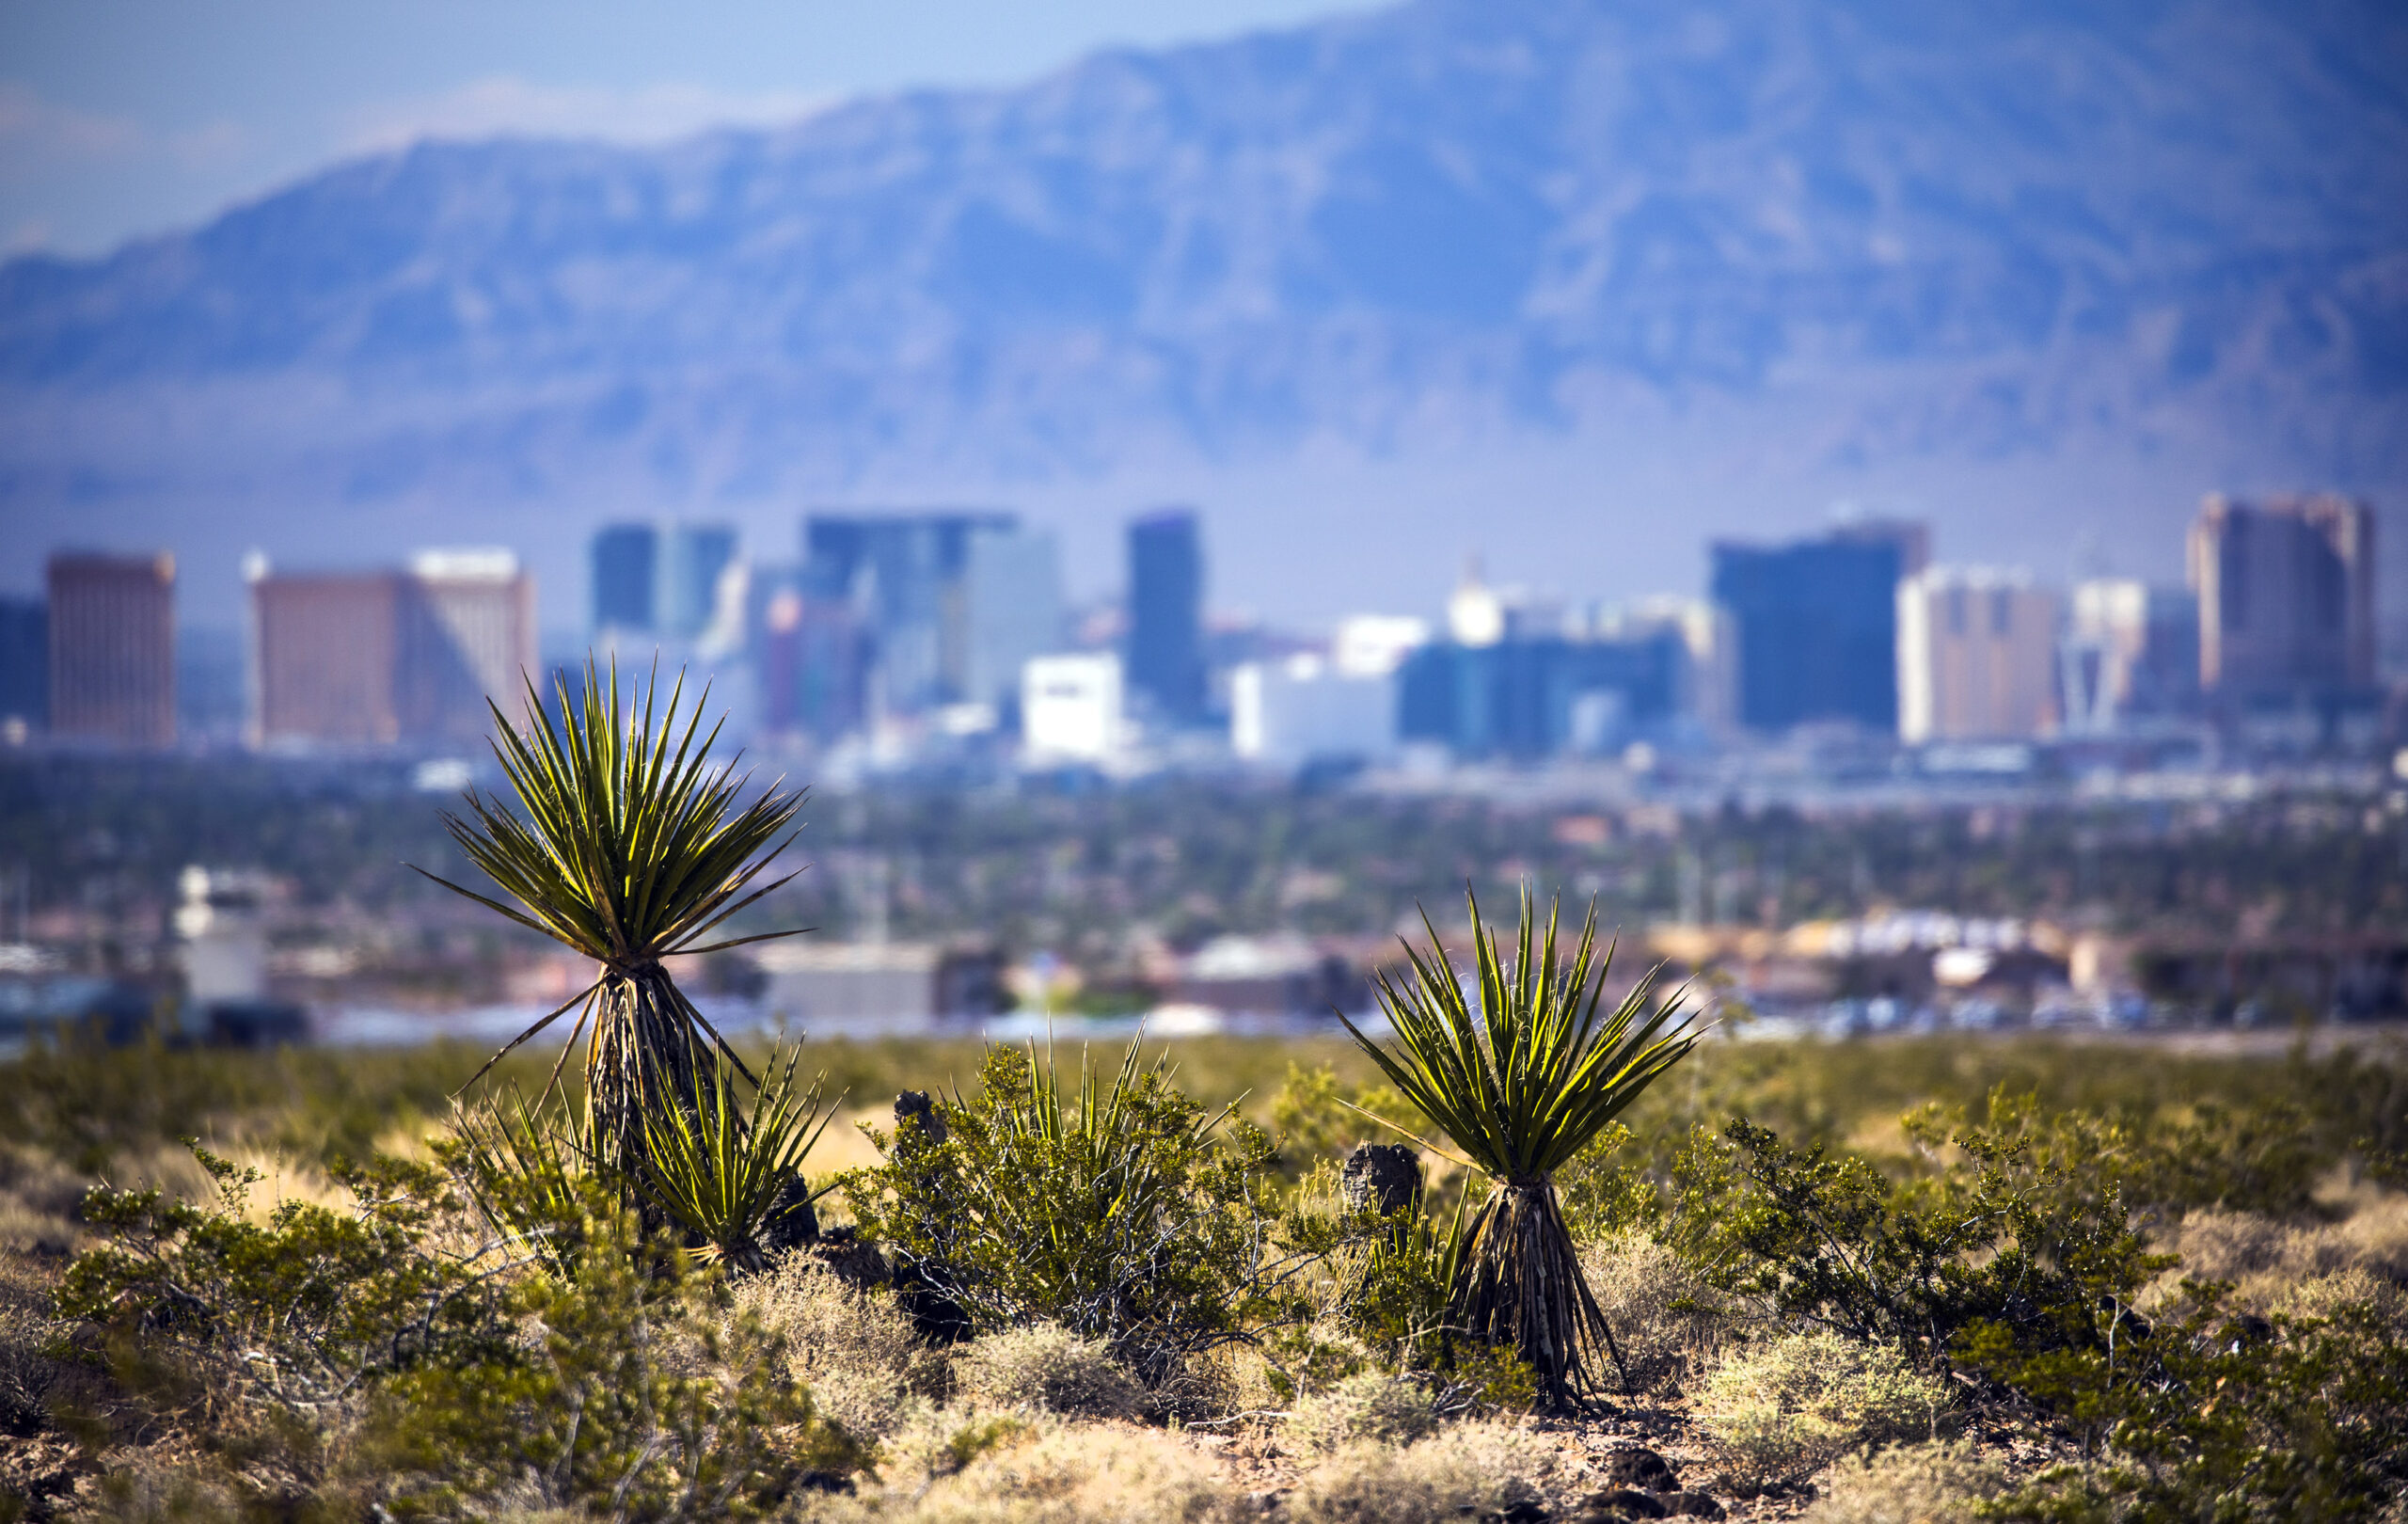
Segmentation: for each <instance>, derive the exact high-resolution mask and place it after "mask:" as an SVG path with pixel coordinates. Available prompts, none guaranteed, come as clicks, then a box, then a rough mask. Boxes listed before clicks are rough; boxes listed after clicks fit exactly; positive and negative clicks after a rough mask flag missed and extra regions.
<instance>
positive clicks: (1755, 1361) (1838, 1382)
mask: <svg viewBox="0 0 2408 1524" xmlns="http://www.w3.org/2000/svg"><path fill="white" fill-rule="evenodd" d="M1948 1401H1949V1394H1948V1389H1947V1388H1946V1386H1945V1385H1944V1384H1942V1383H1941V1381H1940V1380H1939V1379H1938V1378H1937V1377H1933V1376H1928V1375H1925V1374H1923V1373H1919V1372H1917V1371H1915V1370H1914V1369H1913V1368H1912V1367H1910V1366H1909V1365H1908V1364H1907V1361H1906V1357H1904V1356H1902V1355H1900V1354H1898V1353H1897V1352H1896V1351H1895V1350H1892V1349H1889V1348H1887V1347H1885V1346H1882V1345H1878V1344H1864V1343H1858V1342H1854V1341H1849V1340H1846V1339H1842V1338H1840V1337H1839V1336H1838V1335H1836V1334H1832V1333H1811V1334H1784V1335H1781V1336H1778V1337H1775V1338H1772V1339H1767V1340H1764V1341H1759V1342H1755V1343H1750V1344H1742V1345H1739V1346H1737V1347H1735V1348H1734V1349H1732V1350H1730V1351H1729V1352H1728V1353H1726V1354H1725V1355H1724V1356H1723V1357H1721V1358H1720V1359H1719V1361H1717V1362H1716V1364H1715V1365H1714V1367H1713V1368H1712V1369H1711V1370H1710V1371H1708V1372H1707V1373H1706V1375H1705V1378H1704V1380H1703V1382H1702V1383H1701V1384H1700V1386H1699V1390H1698V1392H1697V1406H1696V1412H1695V1417H1696V1419H1697V1421H1698V1423H1699V1424H1700V1426H1701V1427H1703V1429H1704V1431H1705V1433H1706V1435H1707V1436H1708V1437H1709V1439H1710V1441H1711V1443H1712V1447H1713V1450H1714V1453H1715V1458H1716V1460H1717V1461H1718V1462H1719V1465H1720V1467H1721V1471H1722V1475H1723V1478H1724V1480H1725V1481H1726V1483H1727V1484H1729V1485H1730V1486H1731V1487H1733V1488H1734V1489H1735V1490H1736V1491H1739V1492H1742V1493H1760V1492H1763V1491H1765V1490H1767V1489H1769V1488H1772V1487H1777V1486H1784V1485H1794V1484H1798V1483H1800V1482H1803V1481H1804V1480H1805V1479H1806V1478H1807V1477H1809V1476H1811V1475H1813V1474H1814V1472H1816V1471H1819V1470H1821V1469H1822V1468H1825V1467H1827V1466H1829V1465H1830V1464H1831V1463H1832V1462H1833V1461H1836V1460H1838V1459H1839V1458H1840V1457H1841V1456H1843V1455H1845V1454H1846V1453H1849V1452H1850V1451H1853V1450H1857V1449H1859V1448H1861V1447H1862V1446H1865V1445H1868V1444H1879V1443H1882V1442H1885V1441H1888V1440H1893V1439H1906V1438H1929V1437H1935V1435H1936V1431H1937V1430H1938V1428H1939V1426H1940V1422H1941V1414H1942V1412H1943V1410H1944V1409H1945V1408H1946V1406H1947V1404H1948Z"/></svg>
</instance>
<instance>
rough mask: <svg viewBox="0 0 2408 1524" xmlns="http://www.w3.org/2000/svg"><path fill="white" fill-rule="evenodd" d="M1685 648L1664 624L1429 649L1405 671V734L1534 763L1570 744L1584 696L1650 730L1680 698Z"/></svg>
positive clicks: (1622, 723)
mask: <svg viewBox="0 0 2408 1524" xmlns="http://www.w3.org/2000/svg"><path fill="white" fill-rule="evenodd" d="M1686 670H1687V647H1686V646H1684V645H1683V644H1682V643H1681V638H1680V636H1679V635H1678V634H1677V633H1676V632H1673V631H1671V630H1664V631H1659V632H1656V633H1652V634H1648V635H1643V636H1640V637H1638V638H1636V639H1632V640H1608V641H1573V640H1564V639H1561V638H1559V637H1545V638H1542V639H1536V640H1508V641H1500V642H1498V643H1497V644H1495V645H1458V644H1455V643H1451V642H1449V643H1439V644H1435V645H1425V646H1423V647H1421V648H1420V649H1419V650H1418V651H1416V652H1414V653H1413V655H1412V656H1410V657H1408V658H1406V659H1405V663H1404V665H1403V667H1402V668H1401V669H1400V670H1399V672H1398V674H1397V734H1398V735H1399V736H1400V737H1402V738H1403V739H1405V740H1409V741H1411V740H1425V741H1436V742H1438V743H1440V744H1442V745H1444V746H1447V747H1449V748H1450V749H1451V750H1453V752H1454V753H1455V754H1456V755H1458V756H1505V757H1512V758H1514V759H1516V760H1530V759H1534V758H1537V757H1543V756H1550V755H1553V754H1557V753H1559V752H1562V751H1564V750H1566V749H1568V748H1570V747H1571V746H1572V745H1573V744H1574V743H1575V741H1576V739H1578V737H1577V735H1576V731H1577V729H1578V726H1577V725H1576V715H1577V714H1578V710H1579V706H1580V705H1581V703H1582V701H1583V700H1584V699H1588V698H1591V697H1592V696H1609V697H1610V699H1611V701H1612V706H1613V712H1614V715H1615V718H1616V722H1617V725H1618V727H1619V728H1624V729H1632V730H1638V731H1642V732H1643V731H1646V730H1648V729H1650V728H1652V727H1655V726H1658V725H1661V724H1663V723H1664V722H1667V721H1670V720H1671V718H1672V717H1673V715H1674V714H1675V712H1676V711H1677V710H1678V708H1679V707H1680V705H1681V701H1682V688H1683V683H1684V676H1685V673H1686Z"/></svg>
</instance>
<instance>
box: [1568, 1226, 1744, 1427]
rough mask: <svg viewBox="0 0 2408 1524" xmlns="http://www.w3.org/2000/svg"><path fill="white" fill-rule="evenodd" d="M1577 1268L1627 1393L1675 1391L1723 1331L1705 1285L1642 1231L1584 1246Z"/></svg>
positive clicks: (1726, 1323)
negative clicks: (1625, 1373)
mask: <svg viewBox="0 0 2408 1524" xmlns="http://www.w3.org/2000/svg"><path fill="white" fill-rule="evenodd" d="M1580 1268H1581V1270H1582V1272H1583V1273H1584V1274H1586V1275H1587V1276H1588V1278H1589V1288H1590V1290H1592V1291H1593V1292H1595V1293H1596V1295H1597V1305H1598V1306H1599V1307H1601V1308H1603V1309H1604V1310H1605V1313H1606V1324H1607V1326H1608V1327H1610V1328H1611V1329H1613V1334H1614V1341H1615V1343H1616V1344H1617V1345H1619V1346H1620V1348H1621V1350H1622V1357H1623V1363H1624V1366H1626V1367H1627V1368H1628V1370H1629V1372H1630V1383H1631V1388H1632V1390H1633V1391H1634V1392H1635V1393H1640V1394H1644V1393H1651V1392H1656V1391H1659V1390H1661V1389H1665V1388H1667V1387H1671V1388H1678V1387H1680V1386H1681V1385H1683V1384H1684V1383H1686V1382H1687V1380H1688V1378H1689V1375H1690V1373H1692V1372H1694V1371H1696V1370H1698V1369H1700V1368H1701V1367H1703V1365H1704V1364H1705V1363H1706V1362H1707V1361H1708V1360H1710V1359H1711V1358H1712V1357H1713V1356H1714V1354H1715V1351H1716V1350H1717V1349H1718V1348H1719V1345H1720V1343H1721V1341H1722V1340H1723V1338H1724V1337H1725V1336H1726V1335H1727V1334H1728V1332H1729V1331H1730V1327H1731V1319H1730V1317H1729V1315H1728V1314H1726V1313H1724V1312H1722V1311H1720V1310H1718V1309H1717V1308H1716V1306H1715V1301H1716V1298H1715V1296H1714V1294H1713V1293H1712V1292H1711V1291H1710V1290H1709V1289H1708V1288H1707V1287H1706V1285H1705V1283H1704V1282H1703V1281H1702V1280H1700V1279H1699V1278H1697V1276H1696V1275H1695V1274H1694V1273H1693V1272H1691V1271H1690V1270H1688V1269H1687V1268H1686V1267H1685V1266H1683V1265H1682V1263H1681V1262H1680V1259H1679V1257H1678V1256H1676V1255H1675V1254H1673V1252H1672V1251H1671V1249H1669V1248H1667V1247H1665V1246H1663V1245H1661V1244H1659V1243H1657V1242H1656V1240H1655V1239H1653V1238H1650V1237H1649V1236H1648V1235H1646V1234H1645V1233H1642V1232H1628V1233H1623V1234H1619V1235H1617V1236H1615V1237H1612V1238H1608V1239H1605V1240H1602V1241H1600V1242H1598V1243H1595V1244H1592V1245H1590V1246H1587V1247H1586V1248H1585V1249H1584V1250H1583V1252H1582V1254H1581V1259H1580Z"/></svg>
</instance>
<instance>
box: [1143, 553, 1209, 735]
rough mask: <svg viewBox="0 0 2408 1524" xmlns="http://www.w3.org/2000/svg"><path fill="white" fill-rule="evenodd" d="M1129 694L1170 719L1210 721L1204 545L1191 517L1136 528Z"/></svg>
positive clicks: (1176, 720)
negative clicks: (1140, 696)
mask: <svg viewBox="0 0 2408 1524" xmlns="http://www.w3.org/2000/svg"><path fill="white" fill-rule="evenodd" d="M1129 686H1130V688H1131V689H1132V690H1133V691H1135V692H1138V693H1141V694H1144V695H1146V697H1147V699H1148V700H1149V702H1150V703H1151V705H1152V706H1153V710H1154V712H1155V713H1156V714H1157V715H1159V716H1161V717H1163V718H1164V719H1167V720H1171V721H1174V722H1182V723H1183V722H1194V721H1196V720H1200V719H1202V718H1203V715H1204V692H1205V683H1204V544H1203V537H1202V535H1201V534H1200V533H1199V532H1198V531H1197V529H1196V515H1195V512H1194V511H1193V510H1191V509H1186V508H1173V509H1165V510H1164V511H1163V512H1161V513H1154V514H1148V515H1147V516H1144V517H1142V518H1139V519H1137V520H1135V521H1134V522H1133V523H1131V524H1130V526H1129Z"/></svg>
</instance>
